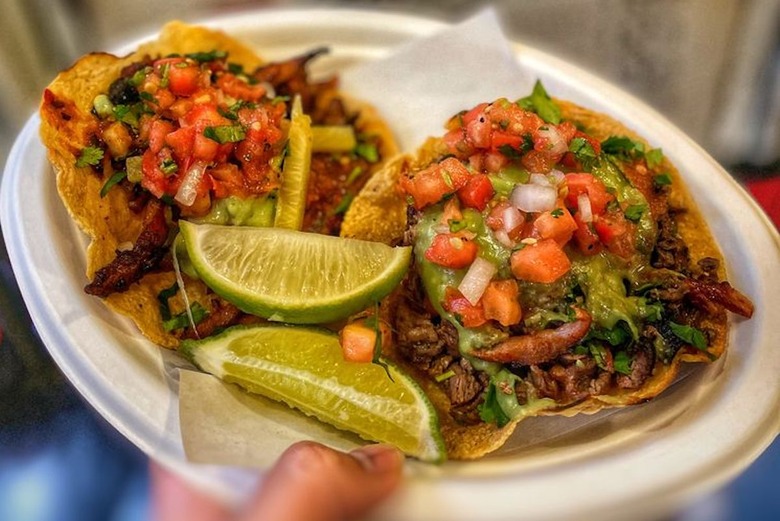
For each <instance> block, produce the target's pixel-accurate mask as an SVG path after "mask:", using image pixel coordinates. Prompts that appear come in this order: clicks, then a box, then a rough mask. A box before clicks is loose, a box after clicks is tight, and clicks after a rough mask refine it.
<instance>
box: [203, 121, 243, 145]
mask: <svg viewBox="0 0 780 521" xmlns="http://www.w3.org/2000/svg"><path fill="white" fill-rule="evenodd" d="M203 135H204V136H206V137H207V138H209V139H212V140H214V141H216V142H217V143H219V144H224V143H236V142H238V141H241V140H242V139H244V138H245V137H246V131H245V130H244V127H242V126H241V125H217V126H215V127H206V128H205V129H203Z"/></svg>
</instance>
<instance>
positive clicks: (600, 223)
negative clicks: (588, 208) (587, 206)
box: [593, 210, 634, 259]
mask: <svg viewBox="0 0 780 521" xmlns="http://www.w3.org/2000/svg"><path fill="white" fill-rule="evenodd" d="M593 229H594V230H595V231H596V233H597V234H598V236H599V239H600V240H601V242H603V243H604V245H605V246H606V247H607V249H608V250H609V251H610V252H612V253H614V254H615V255H617V256H619V257H622V258H624V259H625V258H628V257H630V256H631V255H633V253H634V234H633V226H632V225H631V224H630V223H629V222H628V221H627V220H626V218H625V216H624V215H623V212H622V211H620V210H618V211H614V212H609V213H607V214H605V215H602V216H600V217H598V218H596V219H595V220H594V221H593Z"/></svg>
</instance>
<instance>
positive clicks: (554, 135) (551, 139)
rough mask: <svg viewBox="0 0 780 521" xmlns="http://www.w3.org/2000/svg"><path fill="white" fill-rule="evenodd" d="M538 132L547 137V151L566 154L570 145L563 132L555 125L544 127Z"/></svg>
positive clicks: (553, 153) (554, 153)
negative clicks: (567, 143)
mask: <svg viewBox="0 0 780 521" xmlns="http://www.w3.org/2000/svg"><path fill="white" fill-rule="evenodd" d="M537 132H538V133H539V136H540V137H545V138H547V143H548V148H547V151H548V152H549V153H550V154H551V155H561V154H565V153H566V152H567V151H568V150H569V147H568V146H567V145H566V140H565V139H563V136H562V135H561V133H560V132H558V129H557V128H555V127H554V126H553V125H549V126H546V127H542V128H540V129H539V130H538V131H537Z"/></svg>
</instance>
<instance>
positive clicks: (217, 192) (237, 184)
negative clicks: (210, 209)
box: [209, 163, 246, 199]
mask: <svg viewBox="0 0 780 521" xmlns="http://www.w3.org/2000/svg"><path fill="white" fill-rule="evenodd" d="M209 175H210V176H211V188H212V190H214V197H216V198H217V199H224V198H225V197H228V196H231V195H236V196H238V197H241V198H244V197H246V190H245V189H244V180H243V177H242V175H241V170H239V169H238V166H237V165H234V164H233V163H220V164H219V165H217V166H215V167H214V168H211V169H209Z"/></svg>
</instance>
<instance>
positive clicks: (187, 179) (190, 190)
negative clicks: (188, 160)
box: [174, 161, 208, 206]
mask: <svg viewBox="0 0 780 521" xmlns="http://www.w3.org/2000/svg"><path fill="white" fill-rule="evenodd" d="M207 166H208V163H206V162H205V161H195V163H193V165H192V166H191V167H190V169H189V170H187V173H186V174H184V179H183V180H182V182H181V185H179V190H178V191H177V192H176V196H175V197H174V199H176V201H177V202H179V203H181V204H182V205H184V206H192V203H194V202H195V197H196V196H197V195H198V183H200V180H201V178H202V177H203V173H204V172H205V171H206V167H207Z"/></svg>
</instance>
